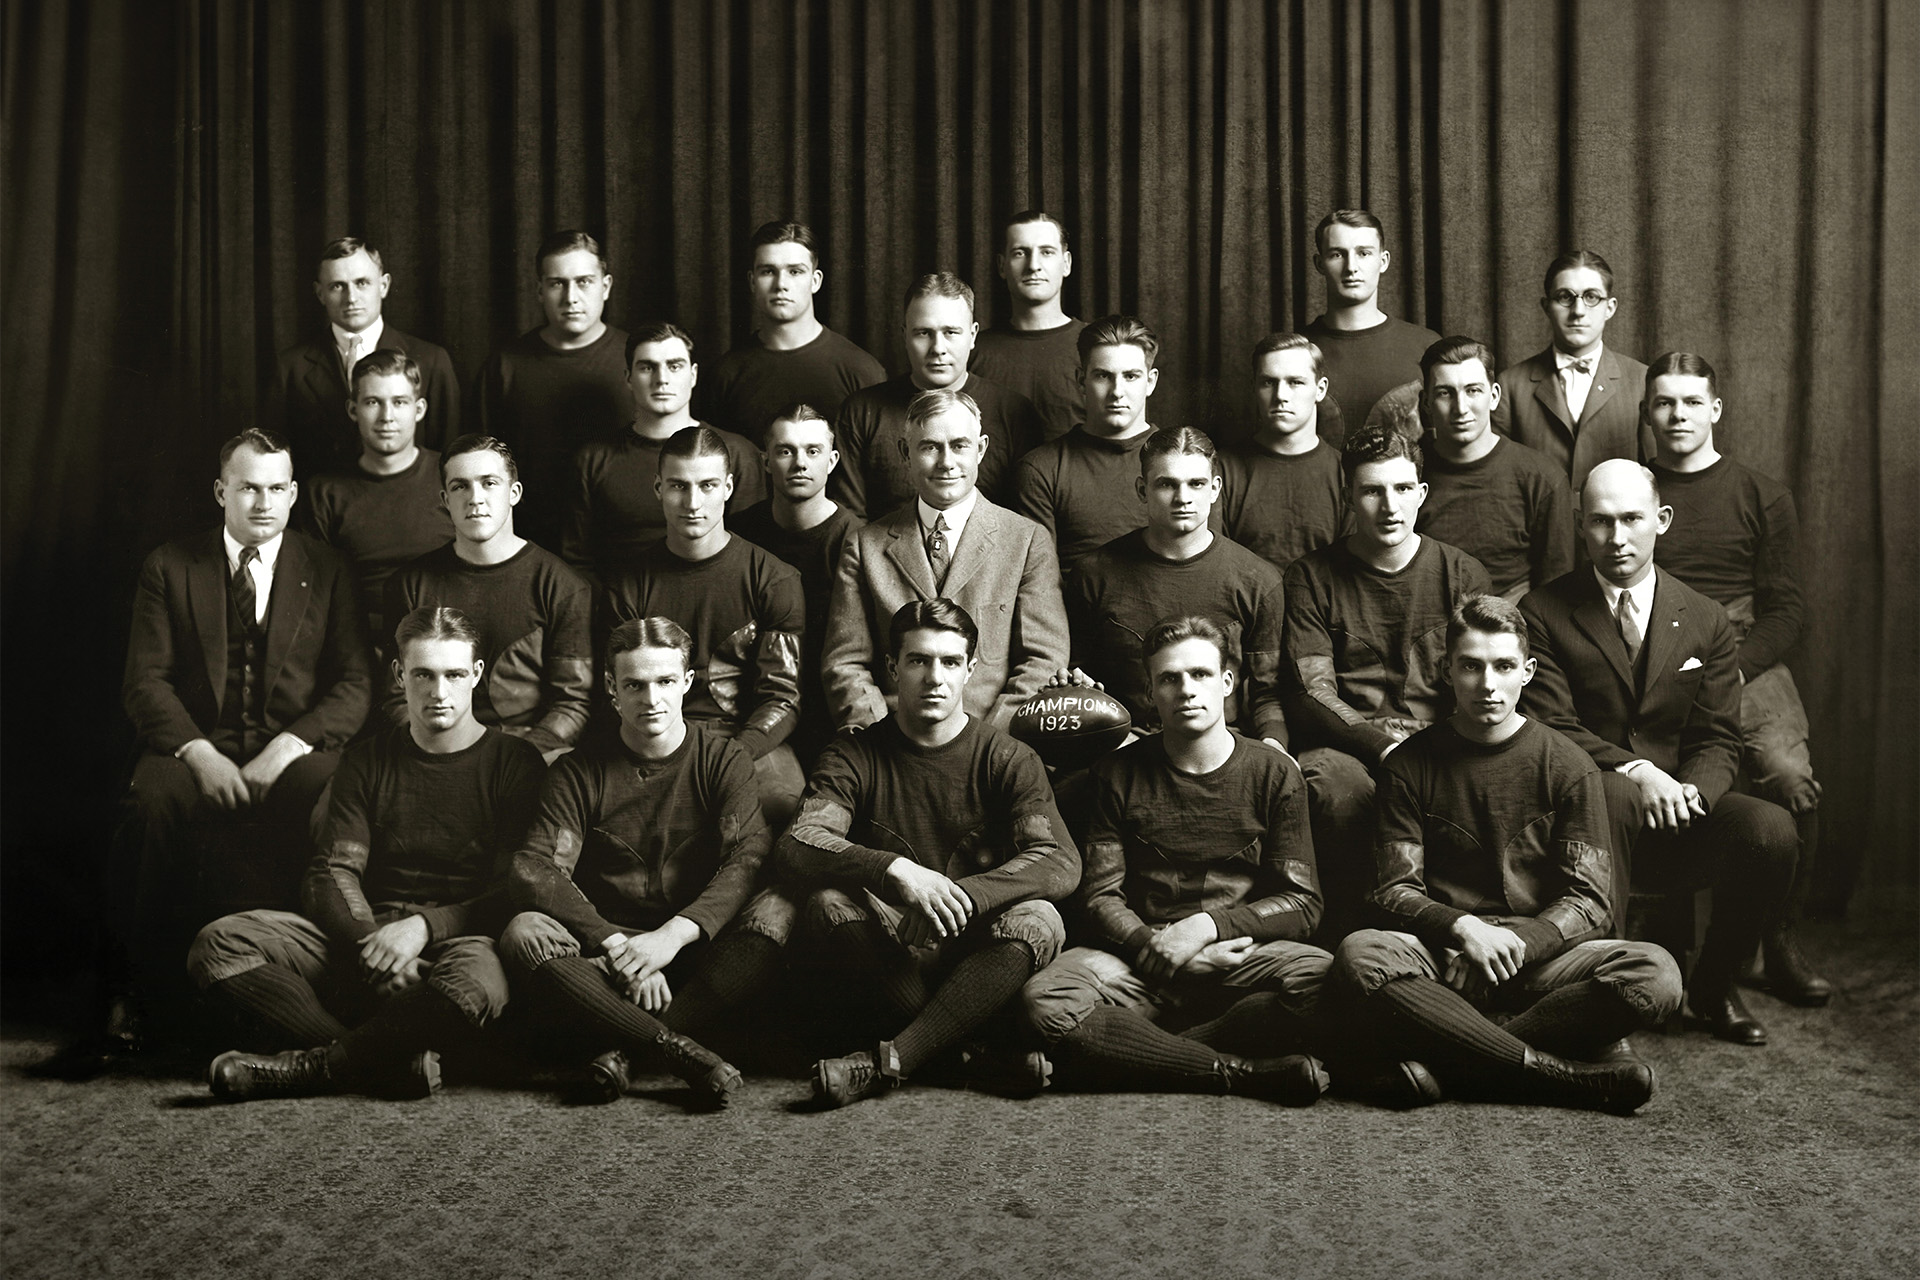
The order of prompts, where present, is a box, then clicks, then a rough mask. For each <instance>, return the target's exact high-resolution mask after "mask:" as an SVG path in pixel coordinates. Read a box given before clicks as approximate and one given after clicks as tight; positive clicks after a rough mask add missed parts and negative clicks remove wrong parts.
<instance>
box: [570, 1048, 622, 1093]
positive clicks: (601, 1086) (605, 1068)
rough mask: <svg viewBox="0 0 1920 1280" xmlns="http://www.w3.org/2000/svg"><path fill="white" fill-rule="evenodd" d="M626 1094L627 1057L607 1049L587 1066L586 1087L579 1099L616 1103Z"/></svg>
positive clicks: (614, 1050) (618, 1051)
mask: <svg viewBox="0 0 1920 1280" xmlns="http://www.w3.org/2000/svg"><path fill="white" fill-rule="evenodd" d="M626 1093H627V1055H626V1054H624V1053H622V1052H621V1051H620V1050H618V1049H609V1050H607V1051H606V1052H605V1053H603V1054H601V1055H600V1056H599V1057H597V1058H595V1059H594V1060H593V1061H592V1062H589V1063H588V1064H587V1079H586V1086H585V1088H584V1089H583V1090H582V1091H581V1097H582V1098H583V1099H584V1100H585V1101H587V1102H595V1103H605V1102H618V1101H619V1100H620V1099H621V1098H623V1097H625V1096H626Z"/></svg>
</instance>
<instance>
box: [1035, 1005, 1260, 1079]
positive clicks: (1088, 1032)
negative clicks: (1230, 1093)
mask: <svg viewBox="0 0 1920 1280" xmlns="http://www.w3.org/2000/svg"><path fill="white" fill-rule="evenodd" d="M1057 1057H1058V1063H1057V1065H1058V1066H1059V1068H1060V1071H1061V1074H1062V1076H1063V1078H1064V1080H1063V1082H1071V1083H1073V1084H1076V1085H1080V1086H1081V1087H1083V1088H1093V1089H1165V1090H1169V1091H1178V1092H1182V1093H1219V1092H1220V1091H1221V1086H1222V1084H1223V1077H1222V1076H1221V1074H1220V1071H1219V1063H1220V1055H1219V1054H1218V1053H1215V1052H1214V1051H1213V1050H1212V1049H1211V1048H1209V1047H1208V1046H1207V1045H1205V1044H1202V1043H1201V1042H1200V1041H1198V1040H1194V1039H1191V1038H1189V1037H1187V1036H1176V1035H1174V1034H1173V1033H1172V1032H1170V1031H1166V1030H1163V1029H1162V1028H1160V1027H1157V1026H1155V1025H1154V1024H1153V1023H1152V1022H1150V1021H1148V1020H1147V1019H1146V1018H1144V1017H1142V1016H1141V1015H1140V1014H1139V1013H1138V1012H1136V1011H1134V1010H1132V1009H1116V1008H1112V1007H1111V1006H1105V1007H1102V1008H1098V1009H1095V1010H1094V1011H1093V1012H1092V1013H1090V1014H1088V1015H1087V1017H1086V1020H1085V1021H1083V1022H1082V1023H1081V1024H1080V1025H1079V1026H1077V1027H1075V1028H1074V1029H1073V1030H1072V1031H1070V1032H1068V1033H1067V1034H1066V1035H1064V1036H1062V1037H1061V1038H1060V1041H1059V1043H1058V1046H1057Z"/></svg>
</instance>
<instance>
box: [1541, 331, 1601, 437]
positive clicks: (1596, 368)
mask: <svg viewBox="0 0 1920 1280" xmlns="http://www.w3.org/2000/svg"><path fill="white" fill-rule="evenodd" d="M1603 350H1605V348H1604V347H1595V348H1594V349H1593V354H1592V355H1590V356H1581V357H1580V359H1582V360H1585V361H1586V362H1587V371H1586V372H1585V373H1582V372H1580V370H1578V369H1576V368H1575V367H1574V357H1572V356H1570V355H1568V354H1567V353H1566V352H1564V351H1562V350H1560V348H1558V347H1555V348H1554V349H1553V369H1554V373H1555V374H1556V375H1557V376H1558V377H1559V379H1560V385H1561V387H1562V388H1563V389H1564V390H1565V391H1566V393H1567V411H1568V412H1569V413H1571V414H1572V415H1573V420H1574V421H1575V422H1578V421H1580V415H1581V414H1583V413H1585V412H1586V411H1587V396H1588V394H1589V393H1591V392H1592V390H1593V376H1594V375H1595V374H1596V373H1598V372H1600V353H1601V352H1602V351H1603Z"/></svg>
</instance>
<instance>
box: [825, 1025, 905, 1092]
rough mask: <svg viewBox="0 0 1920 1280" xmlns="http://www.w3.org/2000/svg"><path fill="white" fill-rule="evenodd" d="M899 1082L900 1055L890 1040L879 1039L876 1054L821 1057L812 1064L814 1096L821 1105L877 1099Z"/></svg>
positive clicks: (863, 1053) (895, 1086)
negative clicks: (878, 1047) (894, 1049)
mask: <svg viewBox="0 0 1920 1280" xmlns="http://www.w3.org/2000/svg"><path fill="white" fill-rule="evenodd" d="M899 1084H900V1055H898V1054H897V1053H895V1052H894V1051H893V1042H892V1041H890V1040H882V1041H881V1042H880V1049H879V1052H878V1053H877V1054H873V1053H865V1052H862V1053H855V1054H849V1055H848V1056H847V1057H844V1058H822V1059H821V1060H820V1061H818V1062H816V1063H814V1064H813V1096H814V1098H815V1099H817V1100H818V1101H819V1102H820V1103H821V1104H822V1105H823V1106H827V1107H844V1106H846V1105H847V1104H848V1103H850V1102H859V1101H862V1100H863V1099H866V1098H878V1097H880V1096H881V1095H882V1094H885V1093H889V1092H891V1091H892V1090H894V1089H895V1088H897V1087H899Z"/></svg>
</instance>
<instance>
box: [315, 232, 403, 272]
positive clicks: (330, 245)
mask: <svg viewBox="0 0 1920 1280" xmlns="http://www.w3.org/2000/svg"><path fill="white" fill-rule="evenodd" d="M362 249H364V250H366V252H367V257H369V258H371V259H372V260H373V267H374V270H376V271H378V272H379V273H380V274H381V275H385V274H387V264H386V263H384V262H382V261H381V260H380V251H379V250H378V249H376V248H374V247H373V246H372V245H370V244H368V243H367V242H366V241H365V240H362V239H361V238H360V237H359V236H341V237H340V238H339V239H338V240H329V241H327V242H326V243H325V244H324V245H321V246H320V258H319V260H318V261H317V262H315V263H314V264H313V275H314V278H315V279H316V280H317V279H319V277H320V268H321V267H323V266H325V265H326V264H327V263H329V262H334V261H337V260H339V259H341V258H351V257H352V256H353V255H354V254H356V253H359V252H360V251H361V250H362Z"/></svg>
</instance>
